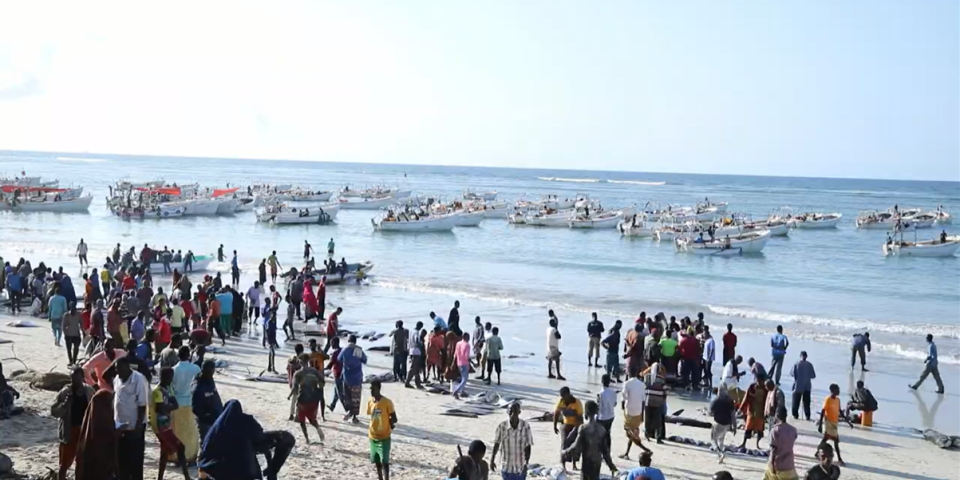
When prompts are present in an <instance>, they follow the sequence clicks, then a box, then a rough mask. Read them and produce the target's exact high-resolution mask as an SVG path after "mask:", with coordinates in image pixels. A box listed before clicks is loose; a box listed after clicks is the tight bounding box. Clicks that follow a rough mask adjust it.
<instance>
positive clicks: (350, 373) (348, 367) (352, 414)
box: [337, 335, 372, 425]
mask: <svg viewBox="0 0 960 480" xmlns="http://www.w3.org/2000/svg"><path fill="white" fill-rule="evenodd" d="M337 361H338V362H339V363H340V365H342V368H343V374H342V376H343V390H344V392H343V393H345V394H346V397H347V398H346V399H345V400H347V401H349V403H347V402H345V401H343V400H341V403H343V404H344V406H346V407H348V408H347V414H346V415H345V416H344V417H343V420H344V421H347V420H350V419H352V420H353V423H360V420H359V419H358V418H357V415H359V414H360V396H361V395H362V394H363V364H365V363H367V355H366V354H365V353H363V349H362V348H360V347H358V346H357V336H356V335H350V336H349V337H348V338H347V347H346V348H344V349H343V350H341V351H340V355H338V356H337ZM371 425H372V424H371Z"/></svg>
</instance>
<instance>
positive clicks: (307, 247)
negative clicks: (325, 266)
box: [303, 240, 313, 262]
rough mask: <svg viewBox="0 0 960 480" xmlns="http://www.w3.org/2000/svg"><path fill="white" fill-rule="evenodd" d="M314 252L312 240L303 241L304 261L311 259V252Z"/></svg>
mask: <svg viewBox="0 0 960 480" xmlns="http://www.w3.org/2000/svg"><path fill="white" fill-rule="evenodd" d="M311 253H313V246H311V245H310V242H308V241H306V240H304V241H303V261H304V262H307V261H309V260H310V254H311Z"/></svg>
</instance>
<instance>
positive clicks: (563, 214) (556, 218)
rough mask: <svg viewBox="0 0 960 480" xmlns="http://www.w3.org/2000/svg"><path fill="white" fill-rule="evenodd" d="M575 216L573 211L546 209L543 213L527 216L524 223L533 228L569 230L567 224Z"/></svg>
mask: <svg viewBox="0 0 960 480" xmlns="http://www.w3.org/2000/svg"><path fill="white" fill-rule="evenodd" d="M572 215H573V210H560V211H557V210H553V209H545V210H543V211H541V212H537V213H533V214H527V215H526V216H525V218H524V221H523V223H524V224H525V225H530V226H532V227H563V228H569V224H568V223H567V222H568V221H569V220H570V217H571V216H572Z"/></svg>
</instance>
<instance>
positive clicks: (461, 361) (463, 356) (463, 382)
mask: <svg viewBox="0 0 960 480" xmlns="http://www.w3.org/2000/svg"><path fill="white" fill-rule="evenodd" d="M460 338H461V339H462V340H460V341H459V342H457V346H456V349H455V350H454V361H456V362H457V369H458V370H460V381H459V383H457V385H456V386H455V387H454V386H453V382H452V381H451V382H450V393H452V394H453V398H456V399H457V400H459V399H460V395H463V389H464V388H466V386H467V379H468V377H469V376H470V334H469V333H464V334H463V336H462V337H460Z"/></svg>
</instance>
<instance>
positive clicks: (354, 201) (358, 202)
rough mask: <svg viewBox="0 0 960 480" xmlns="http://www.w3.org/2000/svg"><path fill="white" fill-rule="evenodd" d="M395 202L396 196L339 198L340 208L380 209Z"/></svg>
mask: <svg viewBox="0 0 960 480" xmlns="http://www.w3.org/2000/svg"><path fill="white" fill-rule="evenodd" d="M396 203H397V197H386V198H380V199H369V198H366V197H349V199H345V198H341V199H340V208H342V209H344V210H380V209H381V208H384V207H389V206H391V205H394V204H396Z"/></svg>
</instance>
